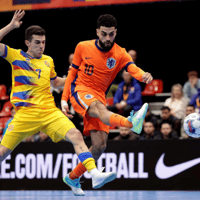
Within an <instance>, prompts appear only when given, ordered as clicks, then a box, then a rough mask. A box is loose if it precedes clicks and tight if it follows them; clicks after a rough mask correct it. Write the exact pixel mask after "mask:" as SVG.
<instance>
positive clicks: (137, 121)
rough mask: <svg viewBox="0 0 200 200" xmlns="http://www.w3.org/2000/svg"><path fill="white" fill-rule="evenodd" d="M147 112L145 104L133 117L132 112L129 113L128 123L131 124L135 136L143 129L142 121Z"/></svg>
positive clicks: (146, 104)
mask: <svg viewBox="0 0 200 200" xmlns="http://www.w3.org/2000/svg"><path fill="white" fill-rule="evenodd" d="M147 110H148V103H145V104H144V105H143V106H142V107H141V108H140V110H138V111H137V112H136V113H135V114H134V115H133V112H134V111H133V110H132V111H131V113H130V116H129V117H128V121H129V122H131V123H132V124H133V127H132V128H131V130H132V131H133V132H135V133H137V134H140V133H141V131H142V127H143V121H144V118H145V115H146V113H147Z"/></svg>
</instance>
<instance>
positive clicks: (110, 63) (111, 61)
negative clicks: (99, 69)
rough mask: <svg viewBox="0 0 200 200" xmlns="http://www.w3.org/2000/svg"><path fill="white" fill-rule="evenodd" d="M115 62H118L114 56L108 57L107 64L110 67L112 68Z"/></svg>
mask: <svg viewBox="0 0 200 200" xmlns="http://www.w3.org/2000/svg"><path fill="white" fill-rule="evenodd" d="M115 64H116V60H115V59H114V58H108V59H107V63H106V66H107V67H108V68H109V69H112V68H114V67H115Z"/></svg>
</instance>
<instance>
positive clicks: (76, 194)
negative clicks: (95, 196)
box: [63, 177, 85, 196]
mask: <svg viewBox="0 0 200 200" xmlns="http://www.w3.org/2000/svg"><path fill="white" fill-rule="evenodd" d="M63 182H64V183H65V184H67V185H68V186H69V187H70V188H71V185H69V184H68V183H67V182H66V181H65V177H64V178H63ZM71 190H72V188H71ZM72 192H73V191H72ZM73 194H74V193H73ZM74 196H85V194H74Z"/></svg>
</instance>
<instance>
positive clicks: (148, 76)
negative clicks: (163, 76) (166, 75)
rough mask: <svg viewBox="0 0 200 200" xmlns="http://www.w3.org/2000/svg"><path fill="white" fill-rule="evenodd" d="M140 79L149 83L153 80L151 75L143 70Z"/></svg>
mask: <svg viewBox="0 0 200 200" xmlns="http://www.w3.org/2000/svg"><path fill="white" fill-rule="evenodd" d="M142 79H143V82H145V83H146V84H149V83H151V81H152V80H153V77H152V75H151V74H150V73H149V72H145V73H144V74H143V76H142Z"/></svg>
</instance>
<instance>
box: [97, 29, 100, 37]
mask: <svg viewBox="0 0 200 200" xmlns="http://www.w3.org/2000/svg"><path fill="white" fill-rule="evenodd" d="M99 32H100V29H99V28H97V29H96V34H97V36H98V37H99Z"/></svg>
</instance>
